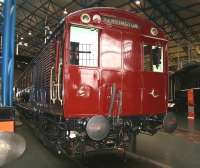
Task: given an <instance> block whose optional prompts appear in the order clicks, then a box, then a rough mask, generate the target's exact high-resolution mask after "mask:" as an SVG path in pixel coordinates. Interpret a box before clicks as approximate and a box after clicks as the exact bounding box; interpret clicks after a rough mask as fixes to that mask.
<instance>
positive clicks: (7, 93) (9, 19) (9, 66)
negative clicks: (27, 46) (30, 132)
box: [2, 0, 16, 107]
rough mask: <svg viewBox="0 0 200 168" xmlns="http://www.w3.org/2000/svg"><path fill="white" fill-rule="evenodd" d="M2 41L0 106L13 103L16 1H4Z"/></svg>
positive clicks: (9, 105) (8, 105) (7, 105)
mask: <svg viewBox="0 0 200 168" xmlns="http://www.w3.org/2000/svg"><path fill="white" fill-rule="evenodd" d="M3 16H4V21H3V32H2V35H3V39H2V105H3V106H4V107H11V106H12V101H13V80H14V51H15V19H16V1H15V0H5V1H4V8H3Z"/></svg>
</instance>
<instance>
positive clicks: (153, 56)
mask: <svg viewBox="0 0 200 168" xmlns="http://www.w3.org/2000/svg"><path fill="white" fill-rule="evenodd" d="M144 71H151V72H163V48H162V47H160V46H152V45H144Z"/></svg>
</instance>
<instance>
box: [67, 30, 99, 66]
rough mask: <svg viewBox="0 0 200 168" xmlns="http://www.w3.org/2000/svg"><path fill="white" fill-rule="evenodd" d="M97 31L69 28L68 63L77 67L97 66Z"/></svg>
mask: <svg viewBox="0 0 200 168" xmlns="http://www.w3.org/2000/svg"><path fill="white" fill-rule="evenodd" d="M98 34H99V33H98V29H95V28H83V27H77V26H71V29H70V63H71V64H73V65H79V66H88V67H97V66H98Z"/></svg>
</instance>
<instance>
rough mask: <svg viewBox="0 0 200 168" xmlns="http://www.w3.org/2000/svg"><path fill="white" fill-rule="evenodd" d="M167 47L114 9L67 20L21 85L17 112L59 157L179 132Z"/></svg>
mask: <svg viewBox="0 0 200 168" xmlns="http://www.w3.org/2000/svg"><path fill="white" fill-rule="evenodd" d="M167 83H168V66H167V40H166V39H165V37H164V33H163V32H162V31H161V30H159V29H158V28H156V26H155V25H154V24H153V23H152V22H150V21H148V20H145V19H142V18H140V17H138V16H136V15H135V14H133V13H131V12H127V11H123V10H119V9H113V8H91V9H84V10H80V11H77V12H74V13H71V14H69V15H68V16H66V18H65V19H64V21H63V22H62V23H61V24H60V26H58V27H57V28H56V30H55V32H54V33H53V35H52V36H51V38H50V39H49V41H48V42H47V44H46V45H45V46H44V49H43V50H42V51H41V53H40V55H39V56H38V57H36V58H35V59H34V60H33V61H32V62H31V64H30V65H29V67H28V68H27V69H26V71H25V72H24V73H23V75H22V76H21V77H20V79H19V80H18V82H17V85H16V90H17V92H16V97H17V98H16V99H17V101H16V102H17V103H16V104H17V107H18V109H20V110H21V111H23V114H24V115H25V116H26V117H27V119H30V120H29V121H32V122H33V123H34V124H35V127H36V128H37V129H38V130H39V132H40V133H41V135H42V136H41V137H42V139H43V141H44V142H45V143H48V144H51V146H52V147H53V148H54V149H56V150H57V152H58V153H62V152H63V153H65V152H66V153H70V154H80V153H81V152H87V151H91V150H97V149H99V148H104V149H107V148H111V149H112V148H127V147H130V148H134V145H135V144H134V143H132V142H134V139H135V136H136V135H137V134H138V133H141V132H147V133H150V134H154V133H155V132H156V131H157V130H158V129H159V128H161V127H162V123H163V119H164V116H166V117H165V119H164V123H165V124H164V126H165V128H166V129H168V130H171V131H172V130H173V129H174V128H175V125H176V124H175V119H174V118H173V117H172V116H171V115H166V114H167V100H168V99H167V97H168V95H167Z"/></svg>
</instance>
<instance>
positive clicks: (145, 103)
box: [142, 38, 167, 115]
mask: <svg viewBox="0 0 200 168" xmlns="http://www.w3.org/2000/svg"><path fill="white" fill-rule="evenodd" d="M165 46H166V44H165V42H163V41H159V40H157V39H153V38H145V39H144V40H143V42H142V51H143V62H142V63H143V66H142V67H143V72H142V81H143V89H142V95H143V96H142V108H143V110H142V111H143V114H147V115H148V114H149V115H153V114H159V113H163V112H166V97H167V67H166V56H165V52H164V48H165Z"/></svg>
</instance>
